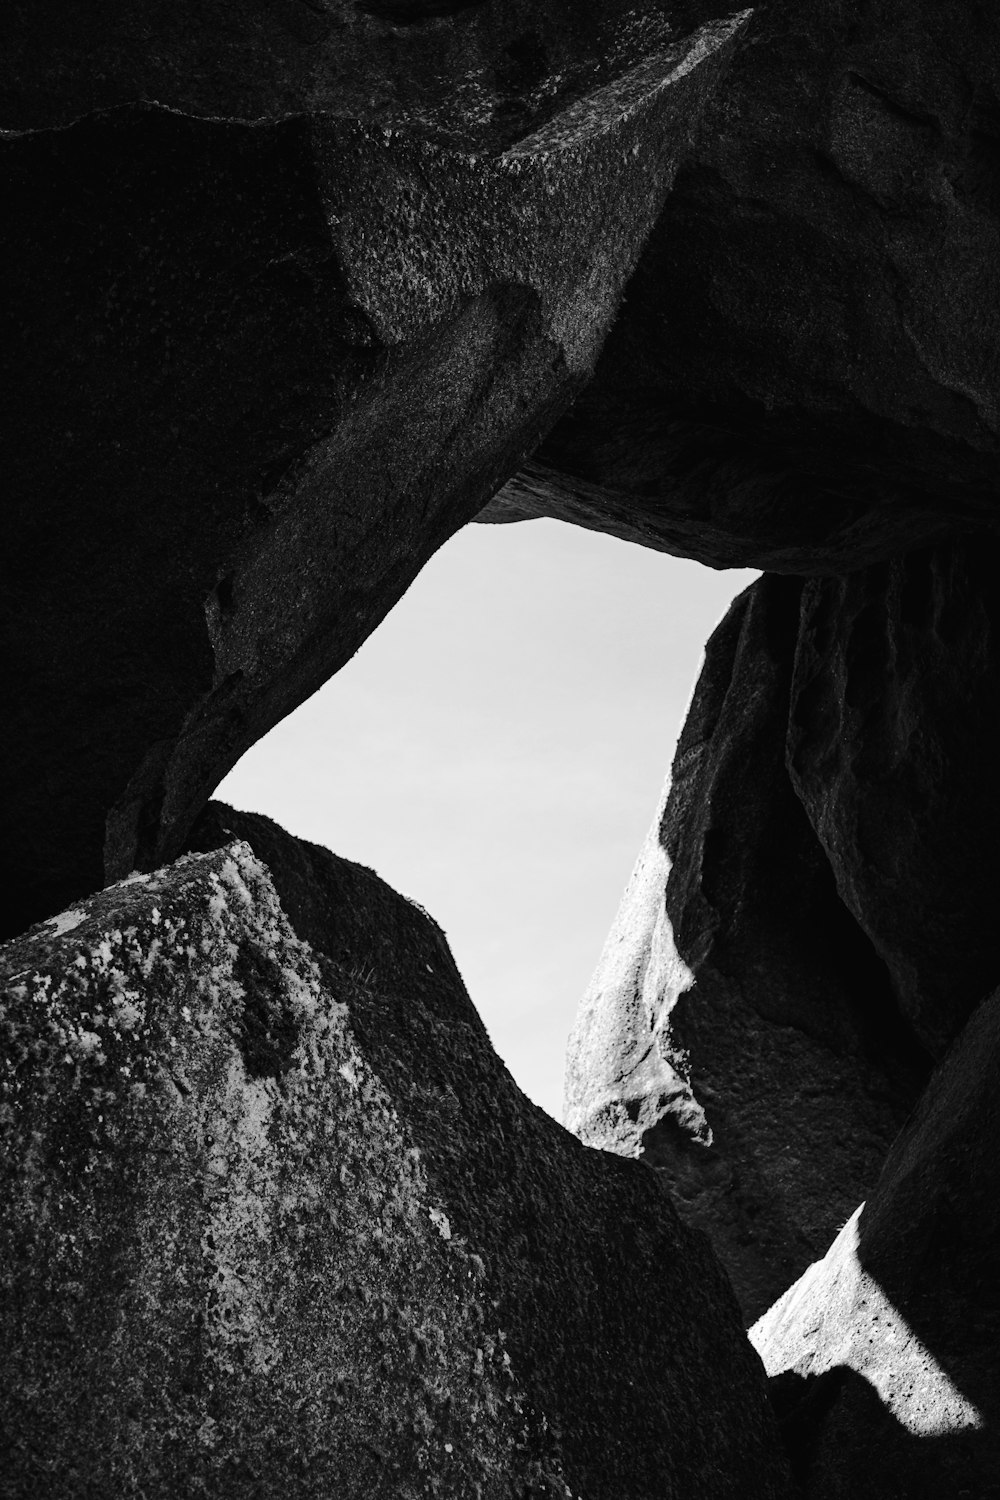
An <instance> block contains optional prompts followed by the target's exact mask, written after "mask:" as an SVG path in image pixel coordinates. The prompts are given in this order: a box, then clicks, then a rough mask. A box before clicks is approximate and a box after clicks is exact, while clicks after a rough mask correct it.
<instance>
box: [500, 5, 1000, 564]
mask: <svg viewBox="0 0 1000 1500" xmlns="http://www.w3.org/2000/svg"><path fill="white" fill-rule="evenodd" d="M998 98H1000V11H998V10H997V7H996V6H993V5H985V4H981V3H978V0H871V3H866V4H860V3H857V0H854V3H844V0H771V3H769V4H767V5H762V6H760V7H759V8H758V9H757V11H756V13H755V17H754V20H753V22H752V25H751V28H750V29H749V30H748V32H747V34H746V37H745V42H744V44H743V45H742V46H741V48H740V51H739V54H738V57H737V59H736V62H735V64H734V66H733V68H732V70H731V72H730V74H729V77H728V79H727V84H726V88H725V90H724V91H723V92H721V93H720V94H719V95H718V97H717V99H716V100H715V101H714V103H713V105H712V107H711V109H710V111H709V112H708V113H707V114H706V116H705V117H704V120H703V124H702V128H701V130H700V132H699V135H698V139H697V142H696V145H695V148H694V149H693V151H692V152H691V153H690V155H689V156H688V158H687V159H686V161H685V164H684V166H683V168H682V171H681V172H680V174H679V176H678V179H677V182H676V185H675V189H674V191H673V192H672V194H671V196H670V198H669V200H668V201H667V203H666V204H665V206H664V210H663V212H662V214H661V216H660V219H659V221H658V223H657V226H656V229H655V230H654V232H653V234H652V236H651V237H650V240H649V243H648V246H647V248H646V250H645V252H644V254H643V257H642V260H641V262H640V265H639V267H638V269H637V271H636V274H635V276H634V277H633V279H632V282H631V284H630V286H629V288H628V293H627V300H626V302H625V304H624V306H623V308H622V314H621V316H620V318H619V320H618V322H617V324H616V327H615V330H614V333H613V334H612V336H611V338H610V339H609V341H608V343H607V345H606V347H605V351H604V354H603V355H602V358H601V361H600V364H599V366H598V369H597V373H596V377H595V379H594V381H593V382H592V384H591V385H590V386H589V387H588V389H587V391H586V392H585V393H584V395H583V396H582V397H581V398H580V400H579V401H578V402H577V403H576V404H575V405H574V407H573V409H572V411H571V412H570V413H569V414H568V415H567V416H566V417H565V418H563V419H562V420H561V421H560V423H559V424H558V425H557V427H556V428H555V429H554V431H553V432H552V434H551V436H550V437H549V438H548V439H547V440H546V441H545V442H544V443H543V444H542V446H541V448H540V450H539V451H538V452H537V453H536V455H535V456H534V458H533V459H532V460H531V462H530V464H529V465H528V466H527V468H526V470H525V471H524V472H523V474H522V476H521V478H520V480H519V481H518V483H517V484H515V485H512V486H510V487H508V488H507V489H506V490H505V491H504V494H503V502H502V503H501V504H498V505H493V506H491V508H490V512H489V514H491V515H493V516H495V517H497V518H501V517H502V514H503V513H504V512H506V514H507V515H508V516H514V515H517V514H518V513H519V512H520V513H524V512H525V511H527V512H528V513H542V514H552V515H557V516H562V517H564V518H567V519H570V520H575V521H578V522H579V523H580V524H582V525H585V526H590V527H594V528H597V529H600V530H607V531H610V532H612V533H613V534H615V535H618V536H624V537H627V538H629V539H631V540H633V541H637V542H640V543H642V544H643V545H646V546H653V547H661V548H663V549H665V550H666V551H670V552H677V553H679V554H681V555H684V556H691V557H697V558H699V559H701V560H702V561H705V562H709V563H712V564H714V565H716V566H719V565H722V566H734V565H738V566H744V567H746V566H757V567H762V568H767V569H774V570H777V571H783V572H791V573H835V572H840V571H843V570H845V569H850V568H854V567H857V566H859V565H861V564H864V563H867V562H872V561H875V560H877V559H878V558H879V557H886V556H888V555H890V554H892V553H894V552H897V551H900V550H903V549H905V548H909V547H914V546H919V545H922V544H923V543H925V542H926V541H927V540H928V539H930V538H933V537H934V536H936V535H938V534H940V533H941V532H942V531H943V530H947V528H948V527H950V526H958V527H959V528H961V527H964V526H968V525H969V524H970V523H971V524H973V525H979V526H981V525H983V524H984V523H985V524H989V525H992V526H995V524H996V516H997V461H998V457H1000V405H998V391H1000V379H998V364H997V359H998V355H997V350H998V349H1000V174H998V169H997V160H998V154H1000V112H998V106H997V100H998Z"/></svg>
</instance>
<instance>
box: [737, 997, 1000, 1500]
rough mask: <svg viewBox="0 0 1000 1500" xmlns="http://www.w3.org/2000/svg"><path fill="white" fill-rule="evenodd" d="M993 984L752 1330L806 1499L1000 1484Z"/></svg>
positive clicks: (894, 1495) (930, 1495)
mask: <svg viewBox="0 0 1000 1500" xmlns="http://www.w3.org/2000/svg"><path fill="white" fill-rule="evenodd" d="M998 1070H1000V996H997V995H994V996H992V997H991V998H990V999H989V1000H987V1001H986V1002H985V1003H984V1004H983V1005H982V1006H981V1007H980V1008H979V1010H978V1011H977V1012H976V1014H975V1015H974V1016H973V1018H972V1020H971V1021H970V1022H969V1023H968V1025H967V1026H966V1028H965V1030H964V1031H963V1032H962V1034H961V1036H960V1037H959V1039H958V1041H957V1042H956V1043H955V1044H954V1046H953V1047H952V1049H951V1051H950V1052H949V1053H948V1056H947V1057H946V1059H945V1061H944V1062H943V1064H942V1065H941V1067H940V1068H939V1070H938V1072H937V1073H936V1075H935V1076H934V1078H933V1080H932V1081H931V1083H930V1085H929V1086H928V1088H927V1092H926V1094H925V1095H924V1097H923V1099H922V1100H921V1102H920V1104H919V1106H918V1108H917V1109H916V1111H915V1112H914V1114H913V1117H912V1119H911V1120H910V1121H909V1122H908V1124H907V1126H906V1129H905V1130H904V1131H903V1133H902V1134H901V1136H900V1137H899V1139H898V1141H897V1142H896V1143H895V1145H894V1146H893V1148H892V1151H891V1152H890V1153H889V1157H888V1159H887V1161H886V1164H885V1168H884V1170H883V1172H882V1175H881V1177H880V1178H879V1181H878V1184H877V1186H876V1187H875V1189H874V1191H873V1192H872V1193H871V1195H870V1197H869V1199H868V1202H867V1203H866V1204H863V1205H862V1207H861V1208H860V1209H859V1210H858V1211H857V1212H856V1213H855V1214H853V1215H852V1216H851V1219H850V1220H849V1222H848V1223H847V1224H846V1225H845V1226H844V1229H843V1231H842V1232H841V1234H840V1235H839V1236H838V1238H837V1240H836V1241H835V1243H834V1244H833V1246H832V1247H831V1248H830V1250H829V1252H828V1254H827V1255H826V1257H825V1259H823V1260H822V1261H820V1262H819V1264H817V1265H814V1266H812V1267H810V1269H809V1270H808V1271H807V1272H806V1274H805V1275H804V1276H803V1277H802V1278H801V1280H800V1281H799V1282H798V1283H797V1284H796V1285H795V1286H793V1287H791V1288H790V1289H789V1291H788V1292H787V1293H786V1294H785V1296H784V1297H782V1298H781V1300H780V1301H779V1302H778V1303H777V1304H776V1305H775V1306H774V1307H773V1308H772V1309H771V1310H770V1311H769V1312H768V1313H767V1315H766V1316H765V1317H763V1318H761V1320H760V1322H759V1323H758V1324H757V1325H756V1326H755V1327H754V1328H753V1329H752V1330H751V1335H750V1336H751V1339H752V1340H753V1342H754V1344H755V1345H756V1347H757V1348H758V1349H759V1351H760V1353H761V1356H762V1358H763V1359H764V1362H765V1364H766V1366H767V1369H768V1371H769V1373H770V1374H771V1375H772V1376H773V1377H774V1378H773V1379H772V1388H773V1390H774V1396H775V1402H776V1405H777V1407H778V1409H779V1411H780V1412H781V1414H782V1425H783V1429H784V1434H785V1438H786V1441H787V1444H788V1448H789V1452H790V1454H791V1457H792V1461H793V1464H794V1468H795V1472H796V1478H797V1480H798V1482H799V1484H800V1485H801V1493H802V1494H803V1496H804V1497H805V1500H940V1497H941V1496H945V1495H947V1496H962V1497H969V1500H995V1497H996V1496H997V1495H1000V1435H998V1434H1000V1379H998V1375H1000V1371H998V1359H1000V1248H998V1236H997V1227H996V1220H997V1203H998V1201H1000V1149H998V1148H1000V1141H998V1125H1000V1118H998V1107H997V1075H998Z"/></svg>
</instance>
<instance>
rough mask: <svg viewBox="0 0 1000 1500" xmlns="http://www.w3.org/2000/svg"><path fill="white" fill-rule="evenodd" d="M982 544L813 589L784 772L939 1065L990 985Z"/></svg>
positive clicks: (990, 588)
mask: <svg viewBox="0 0 1000 1500" xmlns="http://www.w3.org/2000/svg"><path fill="white" fill-rule="evenodd" d="M997 561H998V553H997V547H996V545H995V544H994V543H993V541H992V540H991V539H989V538H983V537H976V538H973V539H970V540H968V541H962V542H957V543H954V544H950V545H947V546H942V547H938V548H934V549H926V550H920V551H917V552H913V553H910V554H908V555H907V556H905V557H899V558H894V559H893V560H892V561H891V562H888V563H885V564H882V565H880V566H878V567H875V568H871V569H868V570H866V571H865V572H863V573H859V574H856V575H852V576H851V577H849V578H844V579H824V580H813V581H811V582H809V583H808V584H807V585H806V587H805V591H804V596H803V613H802V628H801V637H800V641H799V646H798V653H797V657H796V665H795V679H794V686H793V690H792V713H791V724H790V732H789V757H790V758H789V765H790V768H791V771H792V776H793V779H794V782H795V786H796V790H797V791H798V793H799V796H800V797H801V799H802V802H803V804H804V806H805V807H806V809H807V810H808V812H809V815H810V818H811V819H812V822H813V825H814V827H815V829H816V832H817V834H818V835H819V838H820V840H821V842H822V844H823V847H824V848H825V850H826V853H827V857H828V859H829V861H830V865H831V867H832V869H833V871H834V873H835V875H836V879H837V886H838V889H839V891H840V894H841V896H842V898H843V900H844V902H845V904H846V905H847V906H848V907H849V908H850V910H851V911H852V912H853V913H854V915H855V916H856V917H857V920H858V922H859V923H860V924H861V926H862V927H863V928H864V930H865V931H866V932H867V933H868V935H869V937H870V938H871V940H872V942H873V943H874V945H875V947H876V948H877V950H878V952H879V954H880V956H881V957H882V959H883V960H884V962H885V964H886V966H887V968H888V971H889V973H890V975H891V978H892V983H893V988H894V991H895V994H896V997H897V1001H898V1005H899V1009H900V1011H901V1012H902V1014H903V1015H904V1016H905V1017H906V1019H907V1021H908V1022H909V1024H910V1025H911V1026H912V1028H913V1029H914V1031H915V1032H916V1033H917V1035H918V1036H919V1037H920V1039H921V1041H922V1042H923V1044H924V1046H925V1047H927V1048H929V1049H930V1050H931V1052H932V1053H933V1054H934V1055H935V1056H938V1057H939V1056H941V1054H942V1052H943V1051H944V1049H945V1048H946V1047H947V1045H948V1043H949V1042H950V1041H951V1040H952V1038H953V1037H954V1036H955V1035H956V1033H957V1032H958V1031H959V1030H960V1028H961V1026H962V1024H963V1023H964V1021H965V1020H966V1019H967V1017H968V1016H969V1015H970V1013H971V1011H972V1010H973V1008H974V1007H975V1006H976V1005H977V1004H978V1003H979V1002H980V1001H981V1000H982V999H983V997H984V995H986V994H987V993H989V992H990V990H991V989H992V988H993V987H994V986H995V984H996V982H997V979H998V977H1000V927H998V923H997V910H998V904H1000V879H998V874H997V849H998V847H1000V806H998V803H997V797H996V766H997V754H998V748H1000V600H998V598H997V591H996V586H995V578H996V572H995V569H996V566H997Z"/></svg>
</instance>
